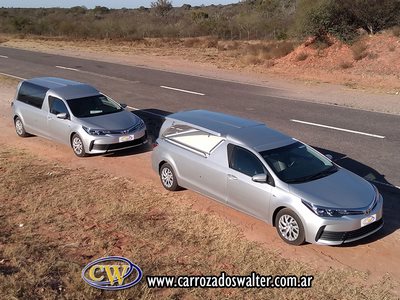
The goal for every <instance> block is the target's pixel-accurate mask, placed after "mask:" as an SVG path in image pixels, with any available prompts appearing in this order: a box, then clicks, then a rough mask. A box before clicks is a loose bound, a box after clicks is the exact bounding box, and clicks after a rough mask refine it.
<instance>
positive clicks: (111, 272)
mask: <svg viewBox="0 0 400 300" xmlns="http://www.w3.org/2000/svg"><path fill="white" fill-rule="evenodd" d="M128 267H129V266H128V265H122V266H121V265H106V266H104V268H105V270H106V273H107V277H108V280H109V281H110V283H111V285H114V283H115V280H117V281H118V284H119V285H122V284H123V283H124V278H123V277H124V276H125V274H126V272H127V270H128ZM120 268H122V274H121V273H120V272H119V270H120Z"/></svg>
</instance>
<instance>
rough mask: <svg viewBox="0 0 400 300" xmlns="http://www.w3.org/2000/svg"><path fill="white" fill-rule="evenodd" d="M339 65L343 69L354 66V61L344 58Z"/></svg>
mask: <svg viewBox="0 0 400 300" xmlns="http://www.w3.org/2000/svg"><path fill="white" fill-rule="evenodd" d="M339 67H340V68H341V69H349V68H352V67H353V63H351V62H349V61H345V60H344V61H341V62H340V63H339Z"/></svg>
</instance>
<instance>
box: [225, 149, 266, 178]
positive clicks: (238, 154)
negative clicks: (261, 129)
mask: <svg viewBox="0 0 400 300" xmlns="http://www.w3.org/2000/svg"><path fill="white" fill-rule="evenodd" d="M228 160H229V167H230V168H231V169H234V170H236V171H238V172H241V173H243V174H246V175H248V176H254V175H257V174H263V173H265V169H264V166H263V164H262V163H261V161H260V160H259V159H258V158H257V157H256V156H255V155H254V154H253V153H251V152H250V151H248V150H246V149H244V148H242V147H239V146H235V145H232V144H229V145H228Z"/></svg>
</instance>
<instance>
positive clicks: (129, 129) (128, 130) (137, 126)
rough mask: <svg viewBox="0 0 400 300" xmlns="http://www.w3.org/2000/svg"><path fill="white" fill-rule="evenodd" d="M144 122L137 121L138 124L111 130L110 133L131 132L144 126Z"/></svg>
mask: <svg viewBox="0 0 400 300" xmlns="http://www.w3.org/2000/svg"><path fill="white" fill-rule="evenodd" d="M144 126H145V125H144V123H143V122H139V123H138V124H136V125H134V126H132V127H130V128H127V129H123V130H111V131H110V134H127V133H132V132H135V131H138V130H141V129H143V128H144Z"/></svg>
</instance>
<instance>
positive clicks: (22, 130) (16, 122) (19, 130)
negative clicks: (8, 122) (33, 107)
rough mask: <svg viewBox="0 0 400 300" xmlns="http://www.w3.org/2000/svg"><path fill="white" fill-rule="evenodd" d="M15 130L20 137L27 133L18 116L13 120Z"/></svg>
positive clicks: (25, 135)
mask: <svg viewBox="0 0 400 300" xmlns="http://www.w3.org/2000/svg"><path fill="white" fill-rule="evenodd" d="M14 125H15V132H16V133H17V134H18V135H19V136H21V137H27V136H29V134H28V133H27V132H26V131H25V127H24V123H22V120H21V119H20V118H19V117H16V118H15V120H14Z"/></svg>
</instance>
